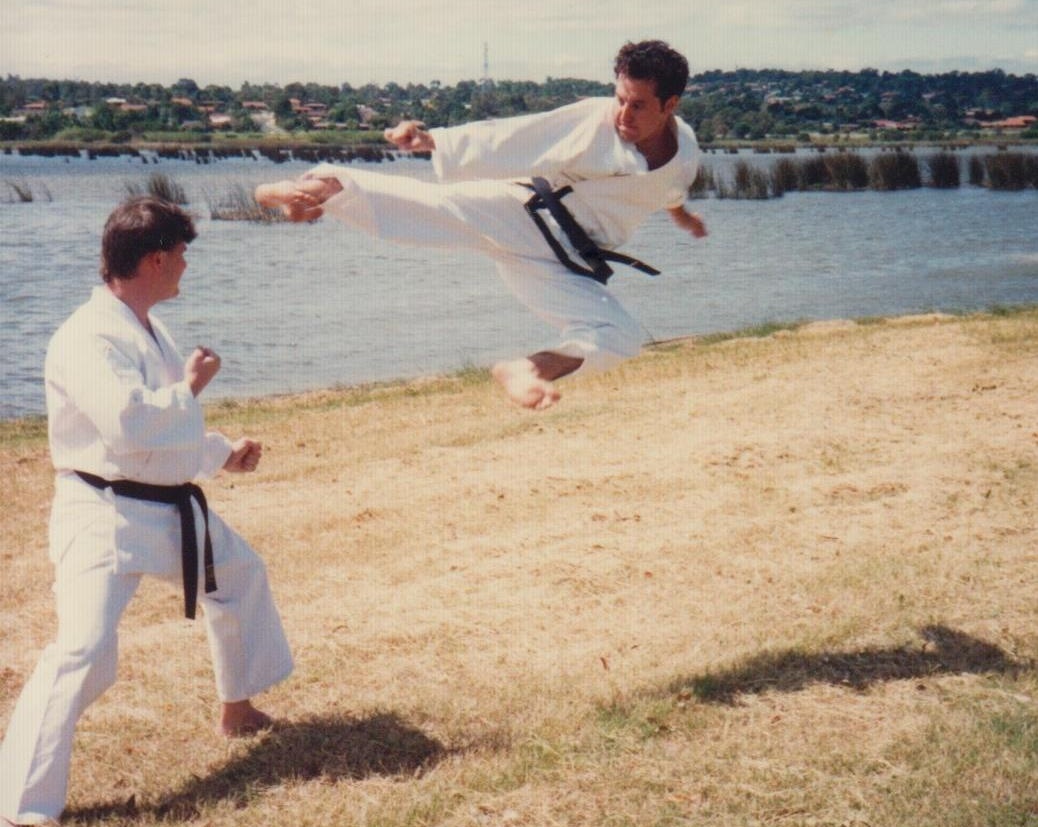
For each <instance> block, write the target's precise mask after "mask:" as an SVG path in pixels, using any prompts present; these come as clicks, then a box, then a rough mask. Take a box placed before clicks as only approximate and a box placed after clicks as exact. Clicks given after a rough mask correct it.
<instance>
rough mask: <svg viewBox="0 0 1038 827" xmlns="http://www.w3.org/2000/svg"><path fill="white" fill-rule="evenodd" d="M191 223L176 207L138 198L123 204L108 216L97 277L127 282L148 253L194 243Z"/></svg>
mask: <svg viewBox="0 0 1038 827" xmlns="http://www.w3.org/2000/svg"><path fill="white" fill-rule="evenodd" d="M196 235H197V233H196V232H195V223H194V221H193V220H192V218H191V216H190V215H188V214H187V213H186V212H184V210H182V209H181V208H180V207H178V206H177V205H176V204H173V203H170V202H169V201H164V200H163V199H161V198H155V197H153V196H150V195H142V196H138V197H136V198H130V199H129V200H127V201H124V202H123V203H122V204H120V205H119V206H118V207H116V208H115V209H114V210H112V214H111V215H109V216H108V221H106V222H105V229H104V234H103V235H102V237H101V278H103V279H104V280H105V281H106V282H107V281H111V280H112V279H113V278H119V279H131V278H133V277H134V275H135V273H136V271H137V265H138V264H140V261H141V259H142V258H144V257H145V256H146V255H148V254H149V253H154V252H156V251H158V250H172V249H173V248H174V247H176V246H177V245H178V244H179V243H180V242H181V241H183V242H184V243H185V244H190V243H191V242H192V241H194V240H195V236H196Z"/></svg>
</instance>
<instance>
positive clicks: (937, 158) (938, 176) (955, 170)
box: [927, 152, 961, 189]
mask: <svg viewBox="0 0 1038 827" xmlns="http://www.w3.org/2000/svg"><path fill="white" fill-rule="evenodd" d="M927 166H928V167H929V170H930V184H931V185H932V186H934V187H937V188H938V189H954V188H955V187H957V186H959V183H960V177H961V174H960V170H959V159H958V157H957V156H956V155H954V154H953V153H951V152H938V153H937V154H936V155H932V156H931V157H930V159H929V161H928V162H927Z"/></svg>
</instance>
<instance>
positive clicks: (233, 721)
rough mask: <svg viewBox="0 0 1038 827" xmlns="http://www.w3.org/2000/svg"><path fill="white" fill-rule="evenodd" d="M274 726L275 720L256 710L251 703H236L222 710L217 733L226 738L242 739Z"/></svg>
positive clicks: (226, 705) (226, 704) (224, 706)
mask: <svg viewBox="0 0 1038 827" xmlns="http://www.w3.org/2000/svg"><path fill="white" fill-rule="evenodd" d="M273 725H274V721H273V719H272V718H271V717H270V716H269V715H267V714H266V713H265V712H260V711H259V710H258V709H256V707H254V706H253V705H252V703H251V702H250V701H234V702H232V703H225V704H224V705H223V707H222V708H221V710H220V722H219V723H218V724H217V725H216V733H217V734H218V735H222V736H224V737H225V738H242V737H244V736H246V735H255V734H256V733H257V732H261V731H262V730H264V729H270V728H271V727H272V726H273Z"/></svg>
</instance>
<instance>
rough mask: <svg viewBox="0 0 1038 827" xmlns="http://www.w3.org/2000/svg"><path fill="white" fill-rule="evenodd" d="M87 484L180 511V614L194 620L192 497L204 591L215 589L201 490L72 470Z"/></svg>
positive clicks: (195, 563)
mask: <svg viewBox="0 0 1038 827" xmlns="http://www.w3.org/2000/svg"><path fill="white" fill-rule="evenodd" d="M76 476H78V477H79V478H80V479H81V480H83V482H85V483H87V485H92V486H93V487H94V488H97V489H99V490H104V489H106V488H111V489H112V492H113V493H114V494H116V495H117V496H120V497H129V498H130V499H133V500H146V501H148V502H154V503H167V504H169V505H175V506H176V507H177V511H178V512H179V513H180V555H181V565H182V567H183V572H184V615H185V616H186V617H188V618H190V619H194V616H195V605H196V604H197V602H198V534H197V533H196V532H195V515H194V511H193V510H192V508H191V501H192V500H195V502H197V503H198V507H199V508H200V509H201V510H202V519H203V522H204V523H205V544H204V562H205V593H206V594H209V593H210V592H215V591H216V572H215V565H214V564H213V543H212V540H211V539H210V537H209V506H208V504H207V503H206V501H205V494H203V493H202V489H201V488H199V487H198V486H197V485H195V484H194V483H190V482H185V483H182V484H180V485H152V484H150V483H146V482H135V481H134V480H106V479H104V478H103V477H98V476H96V475H95V474H88V473H87V472H86V471H76Z"/></svg>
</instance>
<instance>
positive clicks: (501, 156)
mask: <svg viewBox="0 0 1038 827" xmlns="http://www.w3.org/2000/svg"><path fill="white" fill-rule="evenodd" d="M617 106H618V104H617V102H616V99H615V98H588V99H586V100H582V101H578V102H577V103H573V104H570V105H569V106H563V107H561V108H559V109H555V110H553V111H551V112H542V113H538V114H533V115H521V116H519V117H515V118H504V119H502V120H490V121H479V122H475V123H470V124H463V125H462V126H456V127H449V128H446V129H433V130H430V135H432V136H433V139H434V140H435V141H436V151H435V152H433V154H432V159H433V168H434V170H435V171H436V174H437V176H438V177H439V178H440V180H442V181H461V180H473V179H478V178H494V179H505V180H515V181H529V180H530V178H531V177H533V176H540V177H542V178H546V179H547V180H548V182H549V183H550V184H551V185H552V188H553V189H558V188H559V187H562V186H564V185H567V184H568V185H569V186H571V187H572V188H573V193H572V195H568V196H566V199H565V204H566V207H567V209H569V211H570V212H571V213H573V217H574V218H576V219H577V222H578V223H579V224H580V225H581V226H582V227H583V228H584V230H585V231H587V233H588V235H590V236H591V238H592V239H593V240H594V241H595V242H596V243H598V244H599V245H600V246H602V247H607V248H609V249H613V248H615V247H619V246H620V245H622V244H624V243H625V242H626V241H627V240H628V239H629V238H630V236H631V234H632V233H633V232H634V231H635V230H636V229H637V228H638V227H639V226H641V224H642V223H644V221H645V219H646V218H648V216H649V215H650V214H652V213H654V212H656V211H657V210H661V209H665V208H669V207H680V206H681V205H683V204H684V203H685V201H686V199H687V198H688V190H689V187H690V186H692V183H693V181H695V179H696V174H697V172H698V170H699V145H698V144H697V142H696V136H695V133H694V132H693V131H692V128H691V127H690V126H688V124H686V123H685V122H684V121H682V120H681V119H680V118H674V120H673V128H674V130H675V134H676V136H677V140H678V149H677V152H676V153H675V155H674V157H673V158H672V159H671V160H670V161H668V162H667V163H666V164H664V165H663V166H662V167H659V168H657V169H654V170H651V171H650V170H649V168H648V165H647V163H646V161H645V157H644V156H643V155H642V154H641V153H640V152H638V150H637V149H636V148H635V146H634V145H633V144H630V143H626V142H625V141H623V140H621V139H620V136H619V134H618V133H617V131H616V126H615V117H616V110H617Z"/></svg>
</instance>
